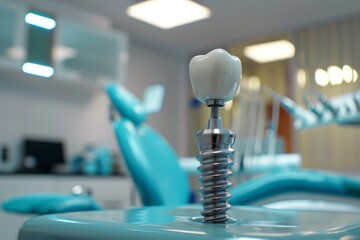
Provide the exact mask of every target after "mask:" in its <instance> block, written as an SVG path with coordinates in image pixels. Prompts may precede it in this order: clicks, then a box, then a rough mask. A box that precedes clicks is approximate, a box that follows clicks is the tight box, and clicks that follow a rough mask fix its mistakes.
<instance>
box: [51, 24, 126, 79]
mask: <svg viewBox="0 0 360 240" xmlns="http://www.w3.org/2000/svg"><path fill="white" fill-rule="evenodd" d="M127 42H128V39H127V36H126V35H125V34H124V33H122V32H119V31H110V30H107V29H101V28H97V27H93V26H91V27H90V26H85V25H81V24H78V23H76V22H73V21H70V20H67V19H63V18H59V19H58V27H57V38H56V44H55V46H54V52H53V54H54V55H53V57H54V60H55V70H56V73H55V74H56V76H57V77H58V78H60V79H61V78H67V79H77V80H81V81H86V82H90V83H91V82H109V81H118V82H122V81H123V80H124V77H125V73H126V67H127V60H128V44H127Z"/></svg>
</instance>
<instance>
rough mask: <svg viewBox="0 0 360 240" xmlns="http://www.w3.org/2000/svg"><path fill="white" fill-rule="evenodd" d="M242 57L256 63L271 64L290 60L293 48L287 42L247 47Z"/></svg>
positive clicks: (293, 53)
mask: <svg viewBox="0 0 360 240" xmlns="http://www.w3.org/2000/svg"><path fill="white" fill-rule="evenodd" d="M244 55H245V56H246V57H248V58H250V59H251V60H254V61H255V62H258V63H266V62H273V61H278V60H283V59H288V58H292V57H294V55H295V46H294V44H292V43H291V42H289V41H287V40H279V41H273V42H267V43H261V44H256V45H251V46H247V47H245V48H244Z"/></svg>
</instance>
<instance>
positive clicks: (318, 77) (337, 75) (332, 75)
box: [315, 65, 358, 87]
mask: <svg viewBox="0 0 360 240" xmlns="http://www.w3.org/2000/svg"><path fill="white" fill-rule="evenodd" d="M357 79H358V73H357V71H356V70H355V69H352V68H351V67H350V66H349V65H344V66H343V67H342V68H340V67H338V66H335V65H331V66H329V67H328V68H327V71H325V70H324V69H321V68H318V69H316V71H315V82H316V84H317V85H319V86H321V87H326V86H327V85H329V84H331V85H333V86H336V85H340V84H342V83H344V82H346V83H352V82H356V81H357Z"/></svg>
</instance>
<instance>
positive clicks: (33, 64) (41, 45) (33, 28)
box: [22, 11, 56, 77]
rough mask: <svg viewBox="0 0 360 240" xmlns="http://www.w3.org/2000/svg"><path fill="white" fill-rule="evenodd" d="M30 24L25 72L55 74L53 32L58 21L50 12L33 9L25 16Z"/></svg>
mask: <svg viewBox="0 0 360 240" xmlns="http://www.w3.org/2000/svg"><path fill="white" fill-rule="evenodd" d="M25 22H26V23H27V24H28V31H27V49H26V62H25V63H24V65H23V66H22V70H23V71H24V72H25V73H29V74H33V75H38V76H41V77H51V76H52V75H53V74H54V68H53V67H52V65H53V37H54V36H53V34H54V31H53V30H54V28H55V26H56V21H55V20H54V19H53V18H52V17H51V16H50V15H48V14H45V13H41V12H35V11H31V12H29V13H28V14H26V16H25Z"/></svg>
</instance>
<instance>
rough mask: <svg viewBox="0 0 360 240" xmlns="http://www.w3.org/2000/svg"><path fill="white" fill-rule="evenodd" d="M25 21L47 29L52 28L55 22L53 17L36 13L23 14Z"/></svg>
mask: <svg viewBox="0 0 360 240" xmlns="http://www.w3.org/2000/svg"><path fill="white" fill-rule="evenodd" d="M25 22H26V23H28V24H31V25H35V26H38V27H41V28H45V29H48V30H51V29H53V28H54V27H55V26H56V22H55V20H54V19H51V18H48V17H45V16H42V15H39V14H36V13H32V12H31V13H28V14H26V16H25Z"/></svg>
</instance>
